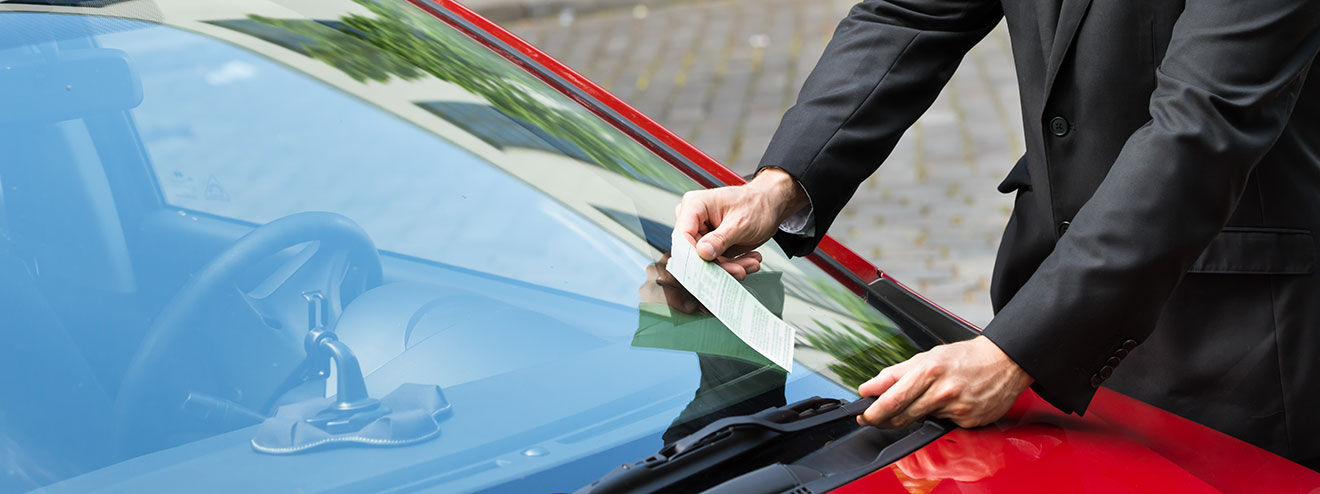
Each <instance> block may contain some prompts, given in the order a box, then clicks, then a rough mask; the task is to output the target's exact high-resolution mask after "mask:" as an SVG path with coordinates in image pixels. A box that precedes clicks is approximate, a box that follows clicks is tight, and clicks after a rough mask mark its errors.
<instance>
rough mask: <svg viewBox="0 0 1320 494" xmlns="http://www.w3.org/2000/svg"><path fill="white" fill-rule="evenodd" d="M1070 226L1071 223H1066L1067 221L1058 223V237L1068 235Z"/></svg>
mask: <svg viewBox="0 0 1320 494" xmlns="http://www.w3.org/2000/svg"><path fill="white" fill-rule="evenodd" d="M1070 225H1072V223H1071V222H1067V221H1065V222H1063V223H1059V236H1060V237H1062V236H1063V234H1065V233H1068V226H1070Z"/></svg>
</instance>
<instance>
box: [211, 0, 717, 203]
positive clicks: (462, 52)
mask: <svg viewBox="0 0 1320 494" xmlns="http://www.w3.org/2000/svg"><path fill="white" fill-rule="evenodd" d="M356 2H357V3H359V4H361V5H363V6H365V7H366V8H367V9H368V10H370V11H371V12H372V14H374V17H367V16H363V15H358V14H351V15H347V16H344V17H340V18H339V19H337V20H326V21H320V20H315V21H314V20H306V19H275V18H270V17H265V16H261V15H255V14H254V15H250V16H249V17H248V19H247V20H237V21H213V22H212V23H213V24H215V25H219V26H223V27H226V28H229V29H233V30H235V31H240V32H244V33H246V34H250V35H253V36H256V37H259V38H262V39H265V40H267V41H270V42H272V43H276V44H279V45H282V46H284V47H286V48H289V49H291V50H294V51H296V52H299V53H302V54H304V55H306V56H308V57H312V58H314V59H317V60H320V61H322V62H325V63H326V64H328V65H330V66H331V67H334V68H336V69H338V70H340V71H342V72H344V73H345V74H347V75H348V76H350V77H352V78H353V79H355V80H357V81H359V82H367V81H374V82H378V83H388V82H389V81H390V80H391V79H393V78H397V79H400V80H405V81H408V80H416V79H420V78H423V77H427V76H428V75H429V76H432V77H435V78H438V79H440V80H443V81H447V82H451V83H454V84H456V85H458V86H460V87H462V88H463V89H466V90H467V91H469V92H471V93H473V94H475V95H479V96H481V97H483V98H485V99H486V100H487V101H488V102H489V103H490V104H491V105H492V106H493V107H495V108H497V109H498V110H500V111H501V112H503V113H504V114H506V115H508V116H511V117H514V118H517V119H521V120H522V121H525V122H528V123H530V124H531V125H534V126H536V127H537V128H539V129H542V130H543V131H544V132H546V133H548V134H550V135H553V136H556V137H558V138H560V139H563V140H565V141H567V142H569V143H572V145H574V146H576V147H578V148H580V149H581V151H582V153H580V154H581V155H586V156H588V157H590V158H591V159H592V160H593V161H594V163H595V164H596V165H599V166H601V167H603V168H605V169H608V170H610V171H613V172H616V173H620V174H622V175H625V176H630V177H633V178H635V179H637V180H641V181H644V182H647V183H650V184H652V185H655V186H658V187H661V188H664V189H668V190H671V191H673V192H682V191H686V190H690V189H693V188H695V187H696V184H694V183H693V182H692V181H691V180H689V179H688V178H687V177H686V176H684V175H683V174H682V173H681V172H679V171H677V170H675V169H674V168H673V167H672V166H669V165H668V164H667V163H665V162H664V161H662V160H660V158H659V157H657V156H655V155H654V154H653V153H651V152H650V151H649V150H647V149H646V148H645V147H643V146H641V145H640V144H639V143H637V142H636V141H634V140H632V139H630V138H628V137H626V136H624V135H623V134H622V133H620V132H619V131H618V130H617V129H615V128H614V127H612V126H610V125H609V124H608V123H606V122H604V121H602V120H600V119H599V118H598V117H596V116H595V115H593V114H592V113H591V112H590V111H588V110H587V109H585V108H583V107H582V106H580V105H578V104H577V103H575V102H573V101H572V100H570V99H568V98H567V97H566V96H564V95H562V94H560V93H558V92H557V91H555V90H553V89H550V88H549V87H546V86H545V84H544V83H542V82H541V81H539V80H537V79H536V78H534V77H533V76H532V75H530V74H528V73H527V72H526V71H524V70H522V69H519V68H517V67H515V66H514V65H513V64H511V63H510V62H509V61H508V60H505V59H504V58H502V57H500V56H499V55H497V54H495V53H493V52H491V51H490V50H489V49H487V48H486V47H484V46H482V45H480V44H478V43H477V42H475V41H473V40H472V39H470V38H468V37H467V36H465V35H463V34H462V33H460V32H458V31H456V30H454V29H453V28H451V27H449V26H448V25H446V24H444V23H443V22H440V21H438V20H436V19H435V18H433V17H430V15H429V14H426V13H425V12H422V11H421V10H419V9H418V8H416V7H414V6H412V5H408V4H407V3H405V2H401V1H396V0H356ZM418 103H421V102H418ZM575 154H578V153H575Z"/></svg>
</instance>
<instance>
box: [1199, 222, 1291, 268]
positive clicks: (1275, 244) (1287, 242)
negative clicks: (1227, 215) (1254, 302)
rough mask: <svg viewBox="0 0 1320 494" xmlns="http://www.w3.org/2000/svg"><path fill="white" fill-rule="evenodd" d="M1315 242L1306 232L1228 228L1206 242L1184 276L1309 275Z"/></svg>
mask: <svg viewBox="0 0 1320 494" xmlns="http://www.w3.org/2000/svg"><path fill="white" fill-rule="evenodd" d="M1315 250H1316V246H1315V239H1314V238H1312V236H1311V232H1310V231H1308V230H1294V229H1286V228H1250V227H1228V228H1225V229H1224V230H1223V231H1222V232H1219V236H1217V237H1215V239H1214V240H1212V241H1211V242H1210V246H1209V247H1206V249H1205V252H1202V253H1201V257H1200V258H1198V259H1197V260H1196V262H1194V263H1192V267H1191V269H1189V270H1188V271H1187V272H1188V273H1216V274H1311V273H1312V272H1314V271H1315V258H1316V252H1315Z"/></svg>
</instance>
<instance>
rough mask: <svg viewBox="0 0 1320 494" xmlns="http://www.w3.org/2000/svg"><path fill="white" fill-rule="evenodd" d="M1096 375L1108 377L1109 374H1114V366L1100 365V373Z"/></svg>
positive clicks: (1101, 377) (1103, 377)
mask: <svg viewBox="0 0 1320 494" xmlns="http://www.w3.org/2000/svg"><path fill="white" fill-rule="evenodd" d="M1096 375H1097V376H1100V379H1109V376H1112V375H1114V368H1113V367H1110V366H1108V365H1106V366H1104V367H1101V368H1100V373H1099V374H1096Z"/></svg>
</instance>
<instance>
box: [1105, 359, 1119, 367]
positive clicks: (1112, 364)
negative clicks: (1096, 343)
mask: <svg viewBox="0 0 1320 494" xmlns="http://www.w3.org/2000/svg"><path fill="white" fill-rule="evenodd" d="M1121 363H1123V360H1122V359H1120V358H1118V357H1109V360H1106V361H1105V365H1107V366H1110V367H1118V364H1121Z"/></svg>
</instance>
